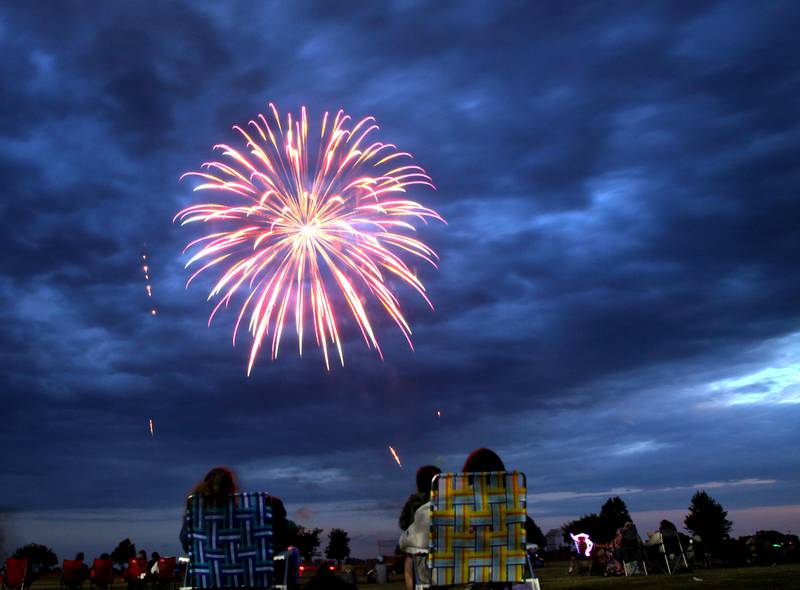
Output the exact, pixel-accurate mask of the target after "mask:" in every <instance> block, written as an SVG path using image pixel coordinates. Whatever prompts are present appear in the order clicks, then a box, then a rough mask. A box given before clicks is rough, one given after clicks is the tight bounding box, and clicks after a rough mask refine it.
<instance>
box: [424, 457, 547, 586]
mask: <svg viewBox="0 0 800 590" xmlns="http://www.w3.org/2000/svg"><path fill="white" fill-rule="evenodd" d="M431 486H432V487H431V533H430V547H429V552H428V560H427V565H428V568H429V570H430V578H431V585H433V586H450V585H456V584H468V583H489V582H499V583H511V584H524V585H525V586H526V587H528V588H531V589H533V590H538V588H539V580H538V579H537V578H536V575H535V574H534V572H533V567H532V565H531V562H530V559H529V557H528V553H527V551H526V548H525V517H526V493H527V492H526V480H525V474H524V473H520V472H517V471H510V472H488V473H442V474H439V475H437V476H436V477H434V478H433V483H432V484H431ZM526 568H527V572H528V574H529V577H528V576H526ZM417 587H418V588H425V587H427V586H425V585H418V586H417Z"/></svg>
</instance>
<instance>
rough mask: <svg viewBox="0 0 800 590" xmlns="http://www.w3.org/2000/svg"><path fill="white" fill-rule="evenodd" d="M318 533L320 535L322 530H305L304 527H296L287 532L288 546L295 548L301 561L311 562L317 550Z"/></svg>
mask: <svg viewBox="0 0 800 590" xmlns="http://www.w3.org/2000/svg"><path fill="white" fill-rule="evenodd" d="M320 533H322V529H307V528H306V527H304V526H298V527H297V528H296V529H290V530H289V544H290V545H294V546H295V547H297V550H298V551H300V555H302V556H303V559H305V560H306V561H311V560H312V559H314V554H315V553H316V552H317V549H318V548H319V535H320Z"/></svg>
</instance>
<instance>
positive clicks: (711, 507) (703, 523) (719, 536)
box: [683, 490, 733, 552]
mask: <svg viewBox="0 0 800 590" xmlns="http://www.w3.org/2000/svg"><path fill="white" fill-rule="evenodd" d="M727 516H728V511H727V510H725V509H723V508H722V504H720V503H719V502H717V501H716V500H715V499H714V498H712V497H711V496H709V495H708V494H707V493H706V492H705V491H704V490H701V491H699V492H696V493H695V495H694V496H692V503H691V504H690V505H689V514H687V515H686V518H685V519H684V520H683V524H684V525H686V529H687V530H689V531H691V532H692V534H695V535H700V538H701V539H702V540H703V543H705V544H706V547H708V549H709V552H713V551H716V550H718V549H719V548H720V547H721V545H722V542H723V541H724V540H725V539H727V538H728V534H729V533H730V531H731V527H732V526H733V523H732V522H731V521H730V520H728V518H727Z"/></svg>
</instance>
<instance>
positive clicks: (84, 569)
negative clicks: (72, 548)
mask: <svg viewBox="0 0 800 590" xmlns="http://www.w3.org/2000/svg"><path fill="white" fill-rule="evenodd" d="M85 559H86V556H85V555H84V554H83V551H78V553H76V554H75V561H80V562H81V573H80V581H81V583H83V582H84V581H85V580H88V579H89V566H88V565H86V563H85V561H84V560H85Z"/></svg>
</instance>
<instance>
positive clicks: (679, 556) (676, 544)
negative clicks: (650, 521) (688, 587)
mask: <svg viewBox="0 0 800 590" xmlns="http://www.w3.org/2000/svg"><path fill="white" fill-rule="evenodd" d="M658 549H659V551H660V553H661V555H662V557H663V558H664V563H665V564H666V566H667V573H668V574H672V573H674V572H675V570H676V569H678V568H679V567H680V565H681V561H682V562H683V567H685V568H686V569H689V564H688V563H687V561H686V555H685V554H684V552H683V544H681V538H680V537H679V536H678V531H677V530H675V529H671V528H664V529H661V545H660V546H659V548H658Z"/></svg>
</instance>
